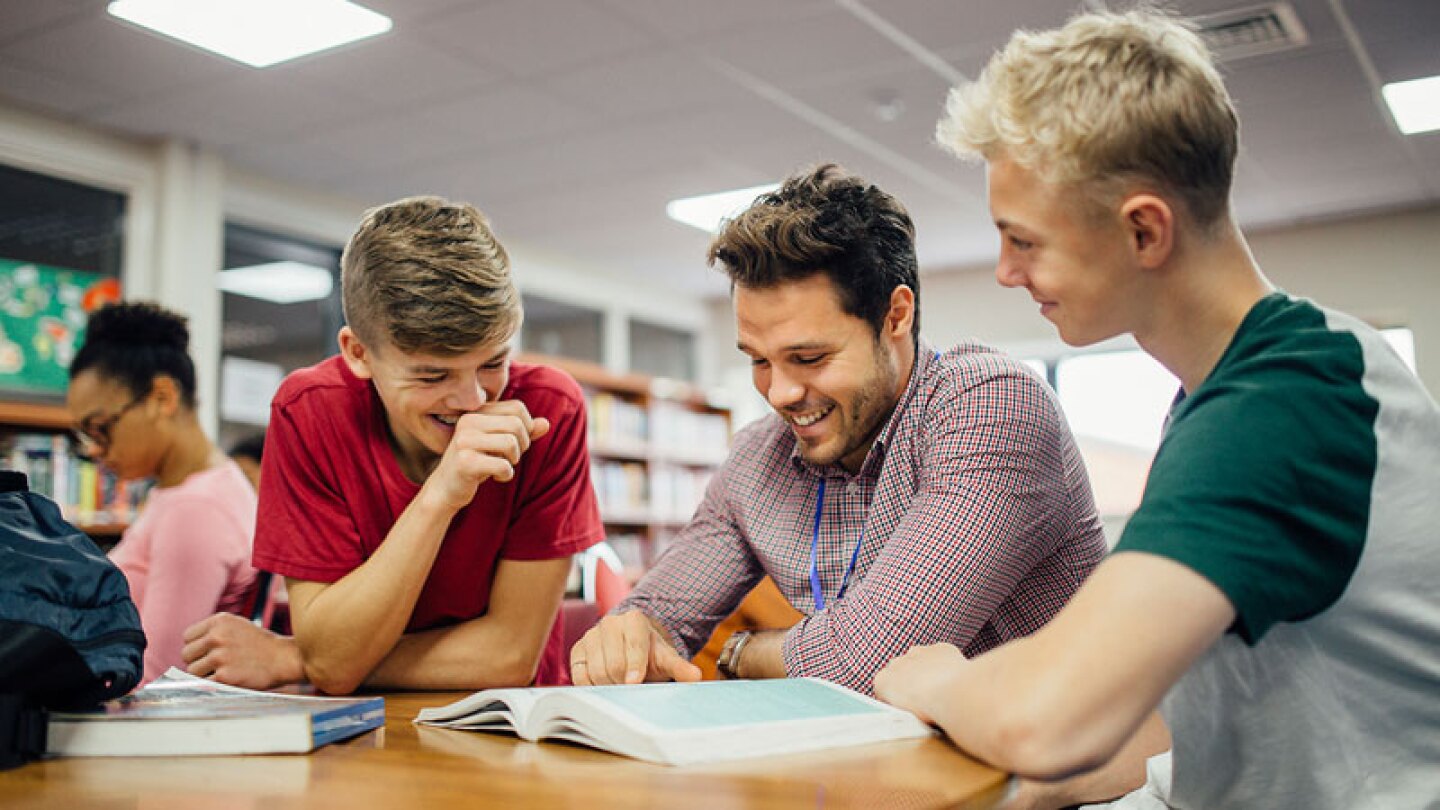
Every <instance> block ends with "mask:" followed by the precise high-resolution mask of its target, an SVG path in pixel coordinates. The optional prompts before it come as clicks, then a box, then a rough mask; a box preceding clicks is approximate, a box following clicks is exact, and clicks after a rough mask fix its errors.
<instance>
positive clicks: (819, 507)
mask: <svg viewBox="0 0 1440 810" xmlns="http://www.w3.org/2000/svg"><path fill="white" fill-rule="evenodd" d="M824 513H825V479H824V478H821V479H820V491H819V492H818V493H817V494H816V495H815V529H814V531H812V532H811V534H810V595H811V596H813V597H815V610H816V611H821V610H824V609H825V590H824V589H823V588H822V587H821V586H820V566H819V564H818V562H817V560H816V557H817V555H818V554H819V551H820V516H821V515H822V514H824ZM864 543H865V532H864V531H861V532H860V539H859V540H856V541H855V551H853V552H851V554H850V566H849V567H848V568H846V569H845V576H844V577H842V578H841V579H840V590H839V592H837V593H836V594H835V598H836V599H840V598H841V597H843V596H845V588H846V586H847V585H849V584H850V575H851V574H853V573H854V572H855V561H856V560H858V559H860V546H861V545H863V544H864Z"/></svg>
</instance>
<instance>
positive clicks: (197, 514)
mask: <svg viewBox="0 0 1440 810" xmlns="http://www.w3.org/2000/svg"><path fill="white" fill-rule="evenodd" d="M189 342H190V332H189V329H188V328H187V326H186V323H185V318H184V317H182V316H180V315H178V314H176V313H174V312H171V311H169V310H166V309H164V308H162V307H160V306H157V305H155V304H151V303H143V302H142V303H121V304H112V305H110V306H107V307H104V308H102V309H99V310H97V311H96V312H95V313H94V314H92V315H91V316H90V323H89V326H88V327H87V329H86V334H85V345H83V346H81V347H80V350H79V351H78V352H77V353H76V355H75V361H74V362H73V363H71V365H70V387H69V390H68V391H67V393H66V397H65V405H66V407H67V408H68V409H69V411H70V416H71V418H72V419H74V421H75V434H76V437H77V438H78V439H79V441H80V444H81V447H82V448H83V449H84V450H85V452H86V453H87V454H88V455H89V456H90V457H91V458H93V459H95V460H96V461H98V462H100V463H101V464H104V465H105V466H106V467H108V468H110V469H111V470H112V471H114V472H115V474H116V475H118V476H120V477H121V478H123V479H135V478H151V479H154V482H155V488H154V489H153V490H151V493H150V497H149V499H148V500H147V502H146V504H145V507H144V509H142V510H141V512H140V516H139V517H138V518H137V519H136V520H135V522H134V523H133V524H132V525H131V526H130V528H129V529H127V530H126V532H125V534H124V535H123V536H122V537H121V539H120V543H119V545H117V546H116V547H115V549H114V550H113V551H112V552H111V554H110V557H111V559H112V560H114V561H115V564H116V565H118V566H119V567H120V569H121V570H122V571H124V572H125V577H126V579H127V580H128V581H129V583H130V592H131V595H132V596H133V597H134V599H135V604H136V606H137V607H139V609H140V621H141V623H142V624H143V625H144V628H145V635H146V638H147V639H148V641H149V643H148V645H147V647H146V650H145V681H150V680H152V679H154V678H156V677H158V676H159V675H161V674H163V673H164V672H165V670H166V669H167V668H169V667H171V666H180V667H183V666H184V663H183V660H184V659H183V656H182V655H181V649H182V648H183V646H184V645H183V642H182V634H183V633H184V631H185V628H186V627H188V626H190V625H191V624H193V623H195V622H197V621H199V620H201V619H203V618H205V617H206V616H209V615H210V614H212V613H214V612H215V611H217V610H220V611H228V612H233V613H241V614H244V613H246V612H247V611H248V610H249V608H250V603H251V602H252V601H253V599H254V596H255V594H254V591H255V577H256V572H255V569H253V568H251V566H250V544H251V541H252V539H253V537H254V535H255V510H256V498H255V490H254V488H252V487H251V486H250V482H249V481H248V480H247V479H246V478H245V474H244V473H243V472H241V471H240V468H239V467H238V466H236V464H235V462H234V461H231V460H230V458H229V457H228V456H226V455H225V453H224V452H222V451H221V450H220V449H219V448H217V447H216V446H215V444H214V443H213V442H211V441H210V438H209V437H208V436H206V435H205V431H204V430H203V429H202V428H201V427H200V420H199V419H198V418H197V416H196V413H195V365H194V363H193V362H191V360H190V356H189V354H188V348H189Z"/></svg>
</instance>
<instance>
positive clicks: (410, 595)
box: [291, 492, 453, 693]
mask: <svg viewBox="0 0 1440 810" xmlns="http://www.w3.org/2000/svg"><path fill="white" fill-rule="evenodd" d="M452 517H453V512H452V511H450V510H447V509H445V508H443V507H435V506H431V505H429V504H427V503H425V502H424V501H423V492H422V495H421V497H417V498H416V499H415V500H414V501H412V502H411V503H410V505H409V506H408V507H407V508H406V509H405V511H404V512H403V513H401V515H400V519H399V520H397V521H396V522H395V526H394V527H393V528H392V529H391V530H390V533H389V534H388V535H387V536H386V538H385V540H384V542H382V543H381V544H380V548H378V549H377V550H376V551H375V553H374V554H373V555H372V556H371V557H370V559H368V560H366V561H365V562H364V563H362V564H361V565H360V566H359V567H357V568H356V569H355V570H353V571H351V572H350V573H348V574H346V575H345V576H344V577H342V578H340V579H339V580H337V581H335V582H334V583H331V584H328V585H323V586H318V587H319V590H318V592H317V591H314V590H312V589H313V588H315V587H317V586H316V583H305V582H295V581H293V580H292V582H291V593H292V598H291V621H292V623H293V625H294V629H295V639H296V642H297V644H298V645H299V648H300V653H301V656H302V657H303V659H304V661H305V674H306V676H307V677H308V678H309V680H310V681H311V682H312V683H314V684H315V685H316V686H318V687H320V688H321V689H323V690H325V691H327V692H331V693H346V692H351V691H353V690H354V689H355V687H357V686H358V685H359V684H360V683H361V681H362V680H364V678H365V677H366V675H368V674H369V673H370V671H371V670H372V669H373V668H374V667H375V666H376V665H377V664H379V663H380V661H381V660H382V659H383V658H384V657H385V656H386V655H387V654H388V653H389V652H390V651H391V649H392V648H394V646H395V644H396V642H397V641H399V639H400V636H401V634H402V633H403V632H404V631H405V626H406V624H407V623H408V622H409V620H410V615H411V613H412V612H413V610H414V607H415V602H416V600H417V599H419V596H420V591H421V589H422V588H423V587H424V585H425V580H426V578H427V577H428V576H429V575H430V567H431V565H432V564H433V563H434V561H435V555H436V553H437V552H438V550H439V547H440V541H441V539H442V538H443V537H444V535H445V530H446V528H447V527H448V525H449V522H450V519H451V518H452ZM307 598H308V601H307Z"/></svg>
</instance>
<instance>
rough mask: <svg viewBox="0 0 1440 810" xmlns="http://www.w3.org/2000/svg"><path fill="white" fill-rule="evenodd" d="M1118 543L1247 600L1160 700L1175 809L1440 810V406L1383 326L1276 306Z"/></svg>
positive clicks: (1150, 485)
mask: <svg viewBox="0 0 1440 810" xmlns="http://www.w3.org/2000/svg"><path fill="white" fill-rule="evenodd" d="M1115 552H1116V553H1124V552H1146V553H1150V554H1158V555H1161V556H1164V557H1168V558H1170V559H1173V560H1176V561H1178V562H1180V563H1182V564H1184V565H1186V566H1188V567H1190V568H1192V569H1194V570H1195V571H1196V572H1198V573H1199V574H1201V575H1202V576H1204V577H1205V578H1206V579H1208V580H1210V581H1211V582H1213V583H1214V584H1215V585H1216V586H1217V587H1219V588H1220V590H1221V591H1223V592H1224V593H1225V595H1226V596H1227V597H1229V599H1230V602H1231V603H1232V604H1233V605H1234V607H1235V612H1236V619H1235V623H1234V625H1233V626H1232V627H1231V628H1230V632H1228V633H1226V634H1225V635H1224V636H1223V637H1222V638H1221V640H1220V641H1219V642H1218V643H1217V644H1216V645H1215V646H1214V647H1212V648H1211V649H1210V650H1209V651H1208V652H1207V653H1206V654H1205V655H1204V656H1203V657H1202V658H1201V659H1200V660H1199V661H1197V662H1196V664H1195V665H1194V666H1193V667H1192V668H1191V669H1190V671H1189V672H1188V673H1186V675H1185V676H1184V677H1183V678H1182V679H1181V680H1180V681H1179V682H1178V683H1177V684H1176V685H1175V687H1174V688H1173V689H1171V691H1170V693H1169V695H1167V696H1166V698H1165V702H1164V704H1163V705H1162V713H1163V714H1164V715H1165V719H1166V722H1167V723H1168V724H1169V725H1170V729H1171V734H1172V736H1173V739H1174V747H1173V753H1172V773H1171V783H1170V785H1169V790H1168V794H1167V795H1166V801H1167V802H1168V803H1169V804H1170V805H1171V806H1173V807H1178V808H1206V810H1215V808H1227V807H1237V808H1239V807H1243V808H1281V807H1287V808H1288V807H1296V808H1307V810H1320V809H1321V808H1347V810H1348V808H1362V807H1373V808H1386V810H1397V809H1399V808H1421V807H1434V806H1436V805H1437V804H1440V409H1437V406H1436V404H1435V401H1434V400H1433V399H1432V398H1431V397H1430V396H1429V395H1428V394H1427V393H1426V391H1425V389H1424V387H1423V386H1422V385H1421V384H1420V382H1419V381H1418V380H1417V379H1416V378H1415V377H1414V375H1413V374H1411V373H1410V371H1409V370H1408V369H1407V368H1406V367H1405V366H1404V364H1403V363H1402V362H1401V360H1400V359H1399V358H1398V357H1397V356H1396V355H1395V353H1394V352H1393V351H1392V350H1391V349H1390V347H1389V346H1388V345H1387V344H1386V343H1385V341H1384V339H1383V338H1382V337H1381V336H1380V335H1379V334H1378V333H1377V332H1376V331H1375V330H1373V329H1371V328H1369V327H1367V326H1366V325H1364V324H1363V323H1361V322H1359V321H1358V320H1356V319H1354V318H1352V317H1349V316H1347V315H1344V314H1341V313H1336V312H1332V311H1330V310H1326V309H1322V308H1320V307H1318V306H1316V305H1315V304H1313V303H1311V302H1308V301H1304V300H1300V299H1294V298H1290V297H1289V296H1287V295H1285V294H1283V293H1275V294H1273V295H1270V296H1267V297H1266V298H1264V299H1263V300H1261V301H1260V302H1259V303H1257V304H1256V305H1255V307H1254V308H1253V309H1252V310H1251V311H1250V313H1249V314H1248V315H1247V316H1246V318H1245V320H1244V322H1243V323H1242V324H1241V326H1240V329H1239V331H1238V332H1237V333H1236V335H1235V337H1234V339H1233V340H1232V342H1231V344H1230V346H1229V348H1227V349H1226V351H1225V354H1224V356H1223V357H1222V358H1221V359H1220V362H1219V364H1218V365H1217V366H1216V368H1215V370H1214V371H1213V372H1212V373H1211V374H1210V376H1209V377H1208V378H1207V379H1206V380H1205V382H1204V383H1202V384H1201V385H1200V386H1199V387H1198V388H1197V389H1196V390H1195V391H1194V392H1192V393H1191V395H1190V396H1188V397H1186V398H1184V399H1183V400H1181V401H1179V402H1178V403H1177V404H1176V405H1175V407H1174V409H1173V410H1172V412H1171V418H1170V424H1169V426H1168V427H1167V429H1166V433H1165V437H1164V439H1163V441H1162V442H1161V446H1160V450H1159V452H1158V453H1157V455H1156V457H1155V461H1154V464H1153V466H1152V468H1151V471H1150V477H1149V480H1148V482H1147V484H1146V490H1145V495H1144V498H1143V500H1142V502H1141V504H1140V508H1139V510H1138V511H1137V512H1136V513H1135V515H1134V516H1133V517H1132V518H1131V519H1130V522H1129V524H1128V525H1127V526H1126V528H1125V532H1124V534H1123V536H1122V537H1121V540H1120V543H1119V545H1118V546H1117V547H1116V549H1115ZM1151 787H1154V786H1153V785H1152V786H1151Z"/></svg>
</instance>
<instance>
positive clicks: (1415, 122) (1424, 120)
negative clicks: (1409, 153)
mask: <svg viewBox="0 0 1440 810" xmlns="http://www.w3.org/2000/svg"><path fill="white" fill-rule="evenodd" d="M1380 93H1381V94H1382V95H1384V96H1385V103H1386V104H1388V105H1389V106H1390V114H1391V115H1392V116H1394V117H1395V123H1396V124H1398V125H1399V127H1400V131H1401V132H1403V133H1405V134H1406V135H1414V134H1416V133H1417V132H1430V131H1432V130H1437V129H1440V76H1428V77H1426V78H1424V79H1412V80H1410V81H1408V82H1391V83H1390V84H1387V85H1385V86H1384V87H1382V88H1380Z"/></svg>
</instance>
